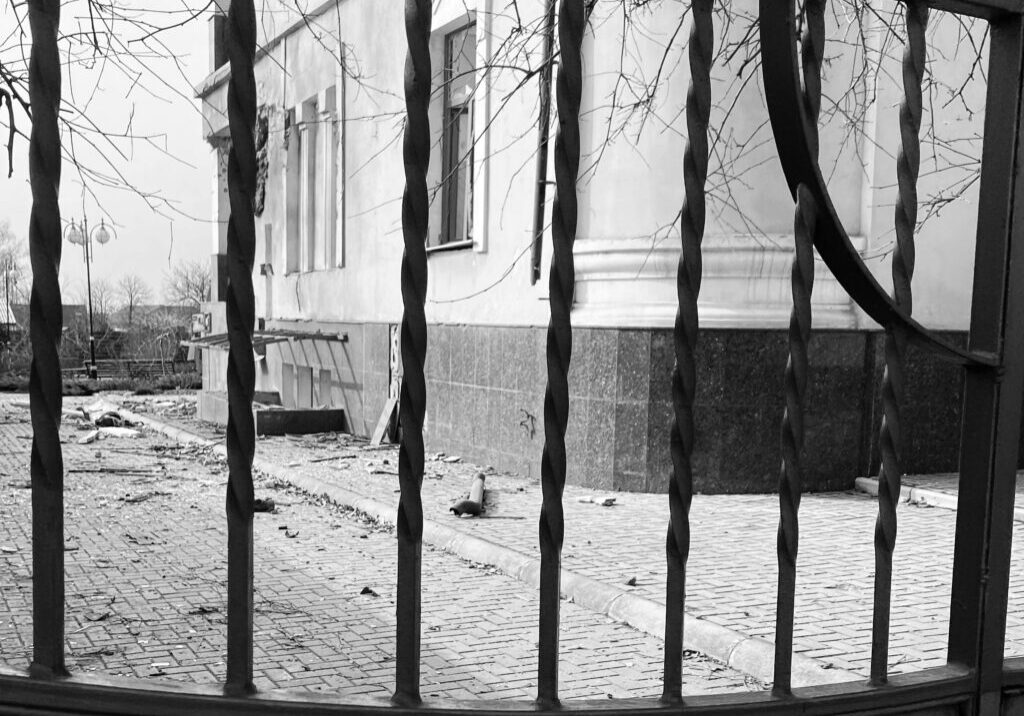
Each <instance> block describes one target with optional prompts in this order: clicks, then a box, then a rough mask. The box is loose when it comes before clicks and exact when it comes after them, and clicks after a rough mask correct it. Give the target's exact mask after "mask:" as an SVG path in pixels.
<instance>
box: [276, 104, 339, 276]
mask: <svg viewBox="0 0 1024 716" xmlns="http://www.w3.org/2000/svg"><path fill="white" fill-rule="evenodd" d="M335 97H336V95H335V88H334V87H330V88H328V89H326V90H323V91H321V92H320V93H319V94H318V95H316V96H314V97H311V98H309V99H308V100H306V101H305V102H303V103H302V104H301V105H299V106H298V107H296V108H295V109H294V110H291V111H289V113H288V118H289V122H290V123H289V131H288V133H287V141H288V155H287V161H286V176H285V181H286V183H287V215H288V234H287V240H286V245H287V262H286V266H287V270H288V272H305V271H321V270H324V269H329V268H333V267H334V266H335V265H336V264H337V261H338V251H337V246H336V236H337V221H338V210H337V191H338V187H337V183H338V181H337V173H338V161H337V154H338V137H337V131H336V130H337V127H336V126H335V125H336V113H335Z"/></svg>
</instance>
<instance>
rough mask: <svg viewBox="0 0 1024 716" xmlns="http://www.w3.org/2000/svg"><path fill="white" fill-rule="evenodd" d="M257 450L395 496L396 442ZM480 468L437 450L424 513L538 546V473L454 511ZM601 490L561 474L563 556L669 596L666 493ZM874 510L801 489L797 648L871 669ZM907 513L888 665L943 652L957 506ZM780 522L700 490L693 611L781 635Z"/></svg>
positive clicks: (1015, 624)
mask: <svg viewBox="0 0 1024 716" xmlns="http://www.w3.org/2000/svg"><path fill="white" fill-rule="evenodd" d="M187 422H188V421H187V420H185V423H186V424H187ZM192 426H193V427H195V422H194V421H193V423H192ZM206 429H209V426H206ZM257 454H258V455H260V456H262V457H263V458H264V459H269V460H271V461H273V462H276V463H278V464H281V465H286V466H287V465H292V466H302V467H303V470H304V472H307V473H309V474H312V475H314V476H315V477H317V478H319V479H323V480H328V481H330V482H332V483H333V484H337V485H339V486H341V487H344V488H346V489H349V490H352V491H355V492H358V493H360V494H363V495H366V496H367V497H371V498H373V499H376V500H378V501H381V502H384V503H386V504H396V503H397V492H398V483H397V476H396V475H395V474H394V473H395V472H396V467H395V466H396V464H397V458H396V451H395V450H394V449H393V448H382V449H378V450H367V449H365V446H364V445H362V444H361V443H360V442H359V441H355V440H350V439H348V438H347V436H336V437H332V436H308V437H306V438H296V437H288V438H265V439H262V440H260V442H259V444H258V446H257ZM332 456H334V457H332ZM328 458H330V459H328ZM570 459H571V456H570ZM311 460H312V462H311ZM475 469H476V468H475V467H474V466H471V465H465V464H462V463H456V464H450V463H447V462H445V461H444V460H443V459H442V460H438V459H433V460H428V463H427V468H426V475H425V480H424V485H423V495H424V497H423V502H424V512H425V514H426V516H427V517H429V518H432V519H435V520H438V521H441V522H443V523H446V524H452V525H457V526H458V528H459V529H460V530H463V531H465V532H467V533H470V534H473V535H475V536H477V537H480V538H483V539H488V540H491V541H493V542H496V543H498V544H501V545H504V546H507V547H510V548H513V549H516V550H518V551H520V552H522V553H524V554H528V555H537V554H538V548H537V536H536V519H537V515H538V514H539V509H540V495H541V493H540V487H539V483H538V481H537V480H530V479H524V478H521V477H518V476H515V475H508V474H492V475H490V476H489V477H488V490H489V493H488V497H489V500H490V501H491V507H490V509H489V513H488V514H489V516H490V517H491V518H501V519H479V520H468V519H462V520H459V521H456V520H455V518H453V517H450V516H449V515H448V513H447V509H448V507H449V506H450V505H451V504H452V503H454V502H455V501H456V500H457V499H459V498H460V497H462V496H463V495H464V493H465V491H466V490H467V489H468V485H469V482H470V479H471V476H472V474H473V472H474V471H475ZM594 496H599V494H598V493H595V492H594V491H592V490H588V489H583V488H577V487H572V486H568V487H567V488H566V491H565V518H566V540H565V551H564V557H565V566H566V567H567V568H569V569H572V570H573V571H576V572H578V573H582V574H584V575H586V576H588V577H591V578H594V579H597V580H599V581H603V582H606V583H609V584H614V585H619V586H625V584H626V583H627V582H628V581H629V580H630V579H631V578H634V577H635V578H636V580H637V584H636V587H634V588H633V590H634V591H635V592H636V593H637V594H641V595H643V596H645V597H647V598H649V599H652V600H655V601H659V602H662V603H663V602H664V596H663V592H664V570H665V567H664V558H663V556H662V555H663V553H664V530H665V526H666V525H667V521H668V506H667V501H666V498H665V497H663V496H659V495H640V494H621V493H620V494H617V495H615V497H616V506H614V507H610V508H604V507H599V506H597V505H595V504H593V503H584V502H580V500H581V499H586V498H590V497H594ZM876 514H877V503H876V501H875V500H874V499H873V498H870V497H867V496H865V495H862V494H858V493H853V492H851V493H828V494H808V495H805V496H804V498H803V502H802V504H801V510H800V522H801V529H800V534H801V547H800V556H799V565H798V577H797V599H796V625H795V639H794V642H795V650H796V651H797V653H801V654H804V655H806V656H809V657H814V658H818V659H822V660H824V661H826V662H828V663H831V664H833V665H834V666H835V667H838V668H842V669H848V670H850V671H854V672H858V673H861V674H864V675H867V673H868V668H869V661H870V625H871V606H872V585H873V574H874V549H873V530H874V522H875V516H876ZM898 515H899V529H900V532H899V538H898V543H897V551H896V555H895V558H894V580H893V607H892V636H891V641H890V653H891V659H892V663H893V667H892V670H893V671H894V672H907V671H915V670H919V669H923V668H927V667H932V666H937V665H940V664H942V663H944V661H945V651H946V644H945V641H946V636H947V634H948V621H949V598H950V587H949V583H950V578H951V572H952V560H953V539H954V530H955V513H953V512H950V511H948V510H942V509H933V508H927V507H923V506H915V505H907V504H901V505H900V507H899V509H898ZM446 520H447V521H446ZM777 524H778V498H777V497H776V496H773V495H744V496H739V495H730V496H710V495H697V496H695V497H694V500H693V505H692V509H691V525H692V540H693V541H692V544H691V552H690V560H689V570H688V580H687V581H688V591H689V596H688V601H687V607H688V609H689V610H690V612H692V613H693V614H694V615H696V616H699V617H701V618H704V619H707V620H710V621H712V622H714V623H717V624H721V625H723V626H726V627H729V628H732V629H735V630H737V631H739V632H742V633H746V634H749V635H752V636H761V637H763V638H766V639H769V640H771V639H772V638H773V635H774V620H775V580H776V575H777V566H776V557H775V533H776V528H777ZM1019 534H1020V533H1019V532H1018V534H1017V535H1015V538H1014V550H1013V565H1012V576H1011V590H1010V597H1009V614H1008V620H1007V623H1008V631H1007V645H1006V654H1007V655H1009V656H1019V655H1024V557H1022V555H1024V551H1022V550H1021V549H1018V548H1017V547H1018V546H1019V542H1020V540H1021V537H1020V536H1019ZM627 588H628V587H627Z"/></svg>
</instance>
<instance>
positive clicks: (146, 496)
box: [117, 490, 171, 504]
mask: <svg viewBox="0 0 1024 716" xmlns="http://www.w3.org/2000/svg"><path fill="white" fill-rule="evenodd" d="M169 494H171V493H169V492H163V491H162V490H150V491H149V492H140V493H139V494H137V495H132V494H129V493H125V494H124V495H123V496H122V497H118V498H117V499H118V500H120V501H121V502H127V503H130V504H136V503H139V502H145V501H146V500H150V499H152V498H154V497H163V496H165V495H169Z"/></svg>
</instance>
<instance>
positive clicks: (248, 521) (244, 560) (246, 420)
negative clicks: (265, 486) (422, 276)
mask: <svg viewBox="0 0 1024 716" xmlns="http://www.w3.org/2000/svg"><path fill="white" fill-rule="evenodd" d="M227 51H228V59H229V61H230V63H231V77H230V80H229V81H228V126H229V128H230V131H231V149H230V151H229V152H228V199H229V201H230V204H231V215H230V217H229V219H228V232H227V239H228V246H227V270H228V286H227V293H226V297H225V298H226V300H225V304H226V305H225V308H226V314H227V327H228V343H229V349H228V369H227V383H228V424H227V432H226V443H227V455H228V490H227V521H228V656H227V680H226V683H225V687H224V688H225V690H226V691H228V692H229V693H246V692H250V691H253V690H254V689H253V684H252V661H253V650H252V610H253V599H252V590H253V554H252V553H253V545H252V521H253V486H252V460H253V455H254V453H255V449H256V426H255V424H254V421H253V415H252V401H253V392H254V389H255V385H256V370H255V364H254V360H253V347H252V333H253V324H254V323H255V321H256V304H255V295H254V293H253V284H252V269H253V261H254V259H255V255H256V224H255V218H254V216H253V197H254V196H255V193H256V133H255V128H256V79H255V75H254V71H253V63H254V61H255V57H256V11H255V8H254V6H253V0H231V5H230V7H229V9H228V27H227Z"/></svg>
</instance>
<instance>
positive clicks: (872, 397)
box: [278, 324, 963, 493]
mask: <svg viewBox="0 0 1024 716" xmlns="http://www.w3.org/2000/svg"><path fill="white" fill-rule="evenodd" d="M343 328H344V329H345V330H347V331H348V333H349V336H350V340H349V342H348V343H331V344H329V345H328V344H327V343H326V342H324V343H323V345H318V343H320V342H315V341H314V342H308V341H300V342H296V343H297V344H298V345H296V346H294V347H292V348H290V349H289V351H290V352H289V353H288V355H284V354H282V356H281V359H279V362H280V363H287V364H288V365H292V366H295V369H297V368H298V367H299V366H308V365H315V366H319V369H320V371H321V372H320V373H319V374H318V375H319V376H320V379H321V384H324V383H323V381H324V374H323V371H324V370H328V369H329V370H331V371H332V376H331V395H332V396H337V400H338V401H340V402H341V403H342V406H343V407H345V408H346V411H347V413H348V416H349V421H350V425H351V426H352V429H353V430H354V431H355V432H357V433H361V434H363V435H368V434H369V433H370V432H371V431H372V430H373V427H374V426H375V424H376V422H377V418H378V416H379V415H380V412H381V411H382V409H383V407H384V403H385V401H386V399H387V395H388V386H389V377H390V364H389V349H390V333H389V326H388V325H386V324H372V325H364V326H345V327H343ZM953 337H954V338H955V339H956V340H959V341H961V342H963V336H962V335H960V336H953ZM787 340H788V339H787V336H786V333H785V332H783V331H750V330H704V331H703V332H702V333H701V336H700V341H699V343H698V348H697V356H696V358H697V380H698V385H697V394H696V405H695V417H696V422H695V432H696V447H695V452H694V455H693V478H694V487H695V489H696V491H698V492H716V493H722V492H775V491H776V490H777V489H778V476H779V467H780V462H781V458H780V451H779V433H780V424H781V420H782V412H783V406H784V402H783V396H784V381H783V375H784V370H785V365H786V359H787V351H788V342H787ZM306 343H309V345H306ZM882 343H883V337H882V335H881V334H879V333H869V332H863V331H861V332H856V331H819V332H815V333H814V335H813V337H812V340H811V344H810V348H809V355H810V371H811V372H810V377H809V383H808V393H807V404H806V407H807V412H806V431H807V432H806V445H805V460H804V483H805V485H804V486H805V489H807V490H824V489H829V490H834V489H848V488H850V487H851V486H852V484H853V480H854V479H855V478H856V477H858V476H861V475H865V474H874V472H875V471H877V465H878V448H877V444H878V427H879V420H880V415H881V413H880V405H879V385H880V383H879V381H880V380H881V373H882V359H883V354H882ZM545 345H546V329H545V328H543V327H534V328H519V327H494V326H447V325H435V326H431V327H430V333H429V348H428V354H427V355H428V359H427V365H426V372H427V378H428V380H427V429H426V439H427V450H428V451H430V452H446V453H448V454H458V455H461V456H463V457H464V458H465V459H467V460H471V461H474V462H478V463H480V464H482V465H490V466H493V467H494V468H495V469H497V470H510V471H515V472H518V473H520V474H523V475H526V476H529V477H533V478H537V477H539V475H540V462H541V453H542V449H543V445H544V414H543V404H544V388H545V384H546V359H545ZM324 351H327V352H326V353H325V352H324ZM674 362H675V354H674V343H673V336H672V331H671V330H668V329H625V330H624V329H598V328H586V329H577V330H576V331H574V345H573V360H572V364H571V367H570V373H569V388H570V395H571V402H570V411H569V426H568V432H567V435H566V444H567V450H568V471H567V472H568V474H567V479H568V481H569V482H570V483H571V484H580V485H587V486H590V487H594V488H597V489H601V490H609V491H616V490H623V491H644V492H665V491H666V490H667V487H668V483H669V479H670V476H671V472H672V462H671V455H670V452H669V430H670V426H671V424H672V421H673V418H674V413H673V408H672V391H671V374H672V369H673V365H674ZM328 364H329V366H328ZM278 369H279V370H281V369H283V371H284V372H285V373H286V374H287V373H288V369H287V368H284V367H283V366H279V367H278ZM293 371H294V369H293ZM294 375H295V373H294V372H292V373H291V375H290V376H288V377H291V379H292V381H295V378H294ZM286 382H288V381H286ZM962 382H963V381H962V377H961V374H960V370H959V369H958V368H957V367H955V366H948V365H945V364H942V363H938V362H936V361H934V360H932V359H931V358H930V357H928V356H925V355H923V354H921V353H920V352H919V351H914V350H912V351H911V352H910V354H909V355H908V359H907V391H908V401H907V404H906V406H905V407H904V411H903V412H904V430H905V434H906V435H907V440H908V445H907V447H906V452H905V459H906V461H907V471H908V472H910V473H913V472H922V471H927V472H946V471H954V470H956V468H957V464H956V462H957V453H958V447H959V434H960V427H959V412H960V404H961V401H962ZM292 385H294V383H292ZM293 390H294V388H293ZM320 392H321V395H323V394H324V392H325V391H324V390H321V391H320ZM282 393H283V396H282V397H283V398H284V399H285V401H288V399H289V397H291V399H292V400H296V399H297V397H298V396H295V395H294V393H292V395H291V396H289V390H288V388H287V387H284V389H283V390H282Z"/></svg>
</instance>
